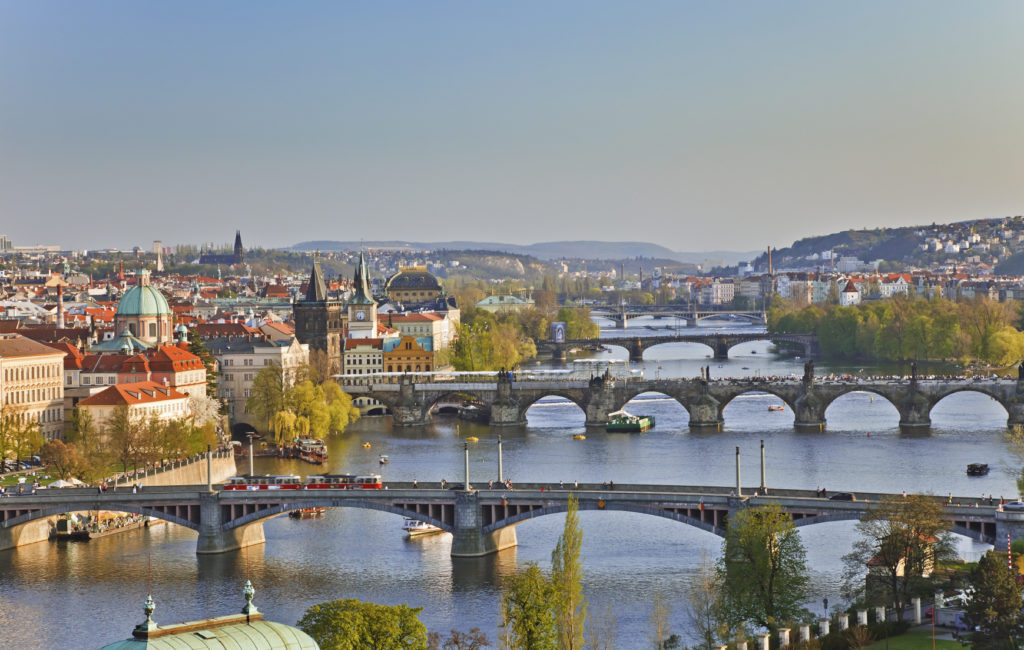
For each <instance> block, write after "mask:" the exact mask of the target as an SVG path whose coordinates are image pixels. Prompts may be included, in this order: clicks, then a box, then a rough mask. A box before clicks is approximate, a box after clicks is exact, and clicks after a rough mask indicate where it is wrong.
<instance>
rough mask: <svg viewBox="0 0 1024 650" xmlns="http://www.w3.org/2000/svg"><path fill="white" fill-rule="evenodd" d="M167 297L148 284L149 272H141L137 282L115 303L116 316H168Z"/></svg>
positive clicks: (169, 310)
mask: <svg viewBox="0 0 1024 650" xmlns="http://www.w3.org/2000/svg"><path fill="white" fill-rule="evenodd" d="M170 314H171V307H170V306H169V305H168V304H167V298H164V294H162V293H160V291H159V290H158V289H156V288H155V287H151V286H149V274H148V273H143V274H142V276H141V277H140V281H139V284H138V285H136V286H134V287H132V288H131V289H129V290H128V291H126V292H125V293H124V295H123V296H122V297H121V301H120V302H118V303H117V313H116V314H115V315H116V316H170Z"/></svg>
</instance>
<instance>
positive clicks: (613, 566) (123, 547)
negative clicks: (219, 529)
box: [0, 319, 1022, 648]
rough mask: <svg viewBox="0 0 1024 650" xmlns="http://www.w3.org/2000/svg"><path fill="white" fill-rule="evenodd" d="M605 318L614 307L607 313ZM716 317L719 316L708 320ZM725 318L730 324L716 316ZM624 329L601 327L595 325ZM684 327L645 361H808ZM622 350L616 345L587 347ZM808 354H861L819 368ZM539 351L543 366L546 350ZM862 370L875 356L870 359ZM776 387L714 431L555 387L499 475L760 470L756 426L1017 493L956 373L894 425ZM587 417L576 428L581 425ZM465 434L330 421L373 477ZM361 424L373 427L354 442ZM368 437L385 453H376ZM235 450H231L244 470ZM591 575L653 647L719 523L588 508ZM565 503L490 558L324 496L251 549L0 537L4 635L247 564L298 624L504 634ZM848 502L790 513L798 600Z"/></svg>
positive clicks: (77, 641)
mask: <svg viewBox="0 0 1024 650" xmlns="http://www.w3.org/2000/svg"><path fill="white" fill-rule="evenodd" d="M664 323H665V321H654V320H646V319H639V320H637V321H631V322H630V329H629V330H628V333H629V334H631V335H645V334H654V333H663V332H656V331H655V330H653V329H647V327H646V326H647V325H649V326H652V327H663V326H664ZM604 324H605V325H606V326H608V327H610V326H611V325H610V323H604ZM715 327H716V328H719V329H720V328H722V325H721V324H719V325H717V326H715ZM726 327H728V326H726ZM616 334H621V331H613V330H609V331H605V332H603V335H606V336H610V335H616ZM708 352H709V351H708V349H707V348H706V347H704V346H701V345H696V344H682V343H674V344H666V345H661V346H657V347H654V348H651V349H649V350H648V351H647V352H646V353H645V361H644V363H643V364H642V368H643V370H644V372H645V374H646V376H647V377H654V376H656V375H660V376H662V377H678V376H686V377H695V376H698V375H699V372H700V371H699V368H700V366H702V365H711V371H712V376H713V377H724V376H746V375H755V374H761V375H785V374H789V373H797V374H800V373H802V371H803V361H802V360H799V359H792V358H790V359H783V358H779V357H776V356H774V355H772V354H770V353H769V349H768V344H767V343H764V342H761V343H749V344H744V345H741V346H738V347H736V348H733V350H732V351H731V352H730V355H731V358H730V359H729V360H728V361H723V362H717V361H715V360H713V359H709V358H707V357H706V356H705V355H706V354H708ZM597 356H598V357H601V358H609V359H611V358H617V359H625V358H626V357H627V354H626V352H625V350H623V349H620V348H611V351H610V352H604V353H598V355H597ZM817 366H818V372H819V373H828V372H831V371H833V370H835V371H836V372H844V373H845V372H858V371H859V370H861V368H848V367H844V368H830V367H829V366H828V365H827V364H824V363H818V364H817ZM537 367H539V368H541V367H547V366H546V365H543V364H542V365H538V366H537ZM865 372H866V373H869V374H870V373H872V372H875V370H874V369H871V368H867V369H865ZM777 403H779V402H778V400H777V399H776V398H772V397H771V396H768V395H755V394H749V395H743V396H740V397H739V398H737V399H736V400H734V401H733V402H732V403H730V404H729V405H728V406H727V407H726V409H725V414H724V415H725V426H724V429H723V430H722V431H721V432H714V433H706V432H701V433H695V432H691V431H689V429H688V427H687V414H686V411H685V409H683V408H682V407H681V406H680V405H679V404H677V403H675V402H674V401H671V400H669V399H667V398H664V397H659V396H657V395H650V396H643V397H642V398H641V399H638V400H635V402H634V403H631V404H630V405H629V409H630V411H631V412H634V413H649V414H653V415H655V416H656V417H657V426H656V427H655V428H654V429H653V430H651V431H649V432H647V433H645V434H642V435H622V434H618V435H615V434H611V435H609V434H606V433H605V432H604V431H602V430H599V429H589V430H588V429H586V427H584V425H583V422H584V418H583V413H582V411H580V410H579V409H578V408H577V407H576V406H575V405H572V404H570V403H567V402H558V401H554V400H552V401H547V400H545V401H542V402H541V403H538V404H537V405H535V406H534V407H532V408H531V409H530V411H529V412H528V420H529V423H528V425H527V426H525V427H521V428H514V429H505V430H503V431H502V438H503V446H504V469H505V475H506V476H508V477H510V478H511V479H512V480H513V481H516V480H519V481H548V482H552V483H557V482H558V481H559V480H563V481H566V482H567V483H568V482H571V481H573V480H579V481H587V482H602V481H606V480H613V481H615V482H617V483H664V484H690V485H693V484H706V485H723V486H728V485H732V484H733V483H734V481H735V451H734V449H735V447H736V446H739V447H740V451H741V454H742V470H743V475H744V484H748V485H749V484H755V483H757V482H758V480H759V471H760V467H759V441H760V440H762V439H763V440H764V441H765V446H766V456H767V476H768V485H769V486H775V487H780V488H783V487H784V488H808V489H814V488H818V487H825V488H827V489H828V490H829V491H830V492H832V491H836V492H838V491H851V492H857V491H858V490H860V491H873V492H881V491H891V492H900V491H902V490H907V491H908V492H915V491H930V492H933V493H937V494H946V493H948V492H953V493H954V494H957V495H981V494H994V495H996V496H997V497H998V496H1001V495H1005V496H1010V495H1012V494H1014V493H1015V479H1016V476H1017V472H1018V470H1019V467H1020V465H1021V464H1022V461H1021V459H1019V458H1018V457H1017V456H1015V455H1014V453H1013V448H1012V447H1011V446H1010V445H1009V444H1008V442H1007V440H1006V433H1005V427H1006V413H1005V411H1004V410H1003V408H1002V407H1001V406H1000V405H999V404H998V403H996V402H994V401H992V400H991V399H990V398H988V397H986V396H983V395H980V394H973V393H958V394H955V395H953V396H950V397H948V398H946V399H945V400H943V401H942V402H940V403H939V404H938V405H937V406H936V408H935V409H934V410H933V411H932V423H933V427H932V429H931V431H929V432H927V433H915V434H903V433H901V432H900V430H899V428H898V426H897V425H898V419H899V418H898V414H897V412H896V409H895V408H894V407H892V406H891V405H890V404H888V403H887V402H885V401H884V400H882V399H880V398H877V397H876V398H872V397H871V396H870V395H868V394H864V393H855V394H852V395H848V396H845V397H843V398H840V399H839V400H837V401H836V402H835V403H834V404H833V405H832V406H830V408H829V410H828V412H827V413H826V417H827V419H828V426H827V429H826V430H825V431H824V432H823V433H798V432H795V431H794V430H793V427H792V424H793V415H792V413H791V412H790V411H789V409H788V408H787V409H786V410H785V411H783V412H769V411H768V410H767V407H768V405H770V404H777ZM575 433H586V440H574V439H573V437H572V436H573V434H575ZM466 436H476V437H478V438H479V442H477V443H471V477H473V478H476V477H479V479H481V480H486V478H490V477H492V476H494V475H495V474H496V471H497V451H496V444H495V440H496V433H495V432H492V431H490V430H489V428H488V427H486V426H481V425H474V424H467V423H465V422H459V421H458V420H455V419H453V418H451V417H446V416H439V417H435V419H434V421H433V423H432V424H431V425H430V426H427V427H423V428H416V429H392V427H391V422H390V418H383V417H369V418H364V419H362V420H360V421H359V422H358V423H356V424H355V425H353V426H352V427H350V428H349V430H348V431H347V432H346V433H345V434H344V435H342V436H339V437H336V438H334V439H332V440H330V443H329V448H330V459H331V460H330V466H329V469H330V470H331V471H334V472H340V471H349V472H377V471H380V472H381V473H382V474H383V475H384V478H385V480H412V479H417V480H418V481H420V482H421V483H425V482H428V481H439V480H440V479H441V478H446V479H448V480H449V481H453V480H458V479H460V477H461V473H462V471H463V469H462V467H463V456H462V454H463V452H462V448H463V438H464V437H466ZM363 442H370V443H371V445H372V447H371V448H370V449H366V448H364V447H363V446H362V443H363ZM379 454H387V455H388V456H389V457H390V464H388V465H386V466H384V467H383V468H382V469H381V468H379V467H378V463H377V459H378V455H379ZM971 462H985V463H988V464H989V466H990V467H991V472H990V473H989V474H988V475H987V476H984V477H972V478H968V477H967V476H966V474H965V466H966V464H967V463H971ZM245 469H247V468H243V469H242V471H245ZM256 471H257V473H297V474H309V473H313V472H312V470H311V466H308V465H305V464H302V463H301V462H299V461H283V460H276V459H257V461H256ZM580 519H581V522H582V527H583V540H584V541H583V550H582V555H583V558H584V560H583V566H584V578H583V584H584V593H585V596H586V598H587V600H588V604H589V612H590V615H591V617H594V616H597V615H600V616H606V615H608V613H610V615H611V616H613V617H614V618H615V621H616V628H617V637H616V647H620V648H641V647H649V645H648V641H647V635H648V630H649V629H650V622H649V619H650V614H651V609H652V602H653V598H654V595H655V593H657V592H661V593H662V594H663V596H664V597H665V599H666V601H667V602H668V603H669V604H670V606H671V608H672V613H671V619H670V621H671V627H672V629H673V631H675V632H678V633H681V634H683V635H684V637H689V630H690V625H689V623H688V621H687V618H686V615H685V613H684V610H683V603H684V601H685V599H686V592H687V587H688V584H689V582H690V581H691V580H692V578H693V576H694V572H695V570H696V568H697V567H698V566H699V565H700V564H701V562H702V559H703V558H705V557H706V558H707V559H709V560H710V561H714V560H716V559H717V558H718V557H719V555H720V550H721V540H720V539H719V538H717V537H715V536H714V535H711V534H710V533H706V532H703V531H700V530H698V529H696V528H692V527H690V526H686V525H681V524H679V523H675V522H672V521H669V520H666V519H660V518H656V517H650V516H645V515H638V514H631V513H622V512H583V513H581V515H580ZM563 521H564V518H563V517H559V516H550V517H542V518H540V519H537V520H534V521H527V522H524V523H522V524H520V525H519V526H518V527H517V533H518V538H519V546H518V547H517V548H515V549H510V550H507V551H503V552H502V553H500V554H497V555H494V556H491V557H487V558H482V559H459V560H455V559H452V558H451V557H450V556H449V549H450V544H451V541H450V537H449V536H447V535H435V536H429V537H424V538H418V539H415V540H407V539H405V538H404V537H403V535H402V532H401V530H400V526H401V519H400V518H398V517H396V516H394V515H391V514H387V513H380V512H373V511H364V510H359V509H335V510H332V511H328V513H327V515H326V516H325V517H323V518H322V519H313V520H302V521H300V520H295V519H289V518H288V517H279V518H276V519H273V520H270V521H267V522H266V523H265V524H264V529H265V533H266V538H267V542H266V544H265V545H261V546H257V547H252V548H250V549H248V550H247V551H244V552H239V553H230V554H225V555H218V556H203V557H200V556H197V555H196V554H195V539H196V534H195V533H193V532H192V531H190V530H187V529H185V528H180V527H177V526H173V525H163V526H157V527H154V528H150V529H143V530H138V531H133V532H130V533H126V534H123V535H119V536H114V537H110V538H106V539H102V540H96V541H92V542H86V543H54V542H50V543H41V544H35V545H31V546H26V547H22V548H19V549H15V550H11V551H5V552H0V647H3V648H50V647H84V648H89V647H97V646H100V645H103V644H105V643H109V642H112V641H116V640H118V639H124V638H128V637H129V636H130V633H131V629H132V627H133V626H134V625H135V624H136V623H139V622H140V621H141V620H143V618H144V616H143V614H142V603H143V601H144V600H145V597H146V593H147V562H150V561H151V565H152V570H151V574H150V575H151V577H150V579H149V582H150V584H151V585H152V593H153V598H154V600H155V601H156V604H157V609H156V612H155V614H154V619H155V620H156V621H158V622H160V623H172V622H180V621H184V620H192V619H196V618H203V617H206V616H214V615H222V614H227V613H231V612H235V611H238V610H240V608H241V607H242V605H243V604H244V601H243V599H242V593H241V592H242V586H243V584H244V582H245V580H246V577H247V576H248V577H249V578H250V579H251V580H252V582H253V584H254V585H255V587H256V597H255V600H254V602H255V603H256V604H257V606H259V607H260V609H261V611H263V612H264V613H265V614H266V616H267V617H268V618H269V619H271V620H275V621H280V622H283V623H288V624H294V623H295V622H296V621H297V620H298V618H299V617H300V616H301V615H302V613H303V611H304V610H305V609H306V608H307V607H309V606H310V605H312V604H315V603H318V602H323V601H325V600H331V599H335V598H358V599H360V600H368V601H374V602H378V603H383V604H399V603H408V604H410V605H412V606H416V607H423V608H424V609H423V612H422V614H421V615H420V619H421V620H422V621H423V622H424V623H425V624H426V625H427V627H428V629H430V630H435V631H440V632H447V631H448V630H449V629H451V628H457V629H460V630H464V631H465V630H468V629H469V628H471V627H474V626H478V627H480V628H481V629H482V630H484V631H485V632H487V634H488V635H489V636H490V638H491V639H492V641H495V640H496V637H497V633H498V623H499V597H500V589H501V584H502V580H503V578H504V577H505V576H507V575H509V574H510V573H511V572H513V571H515V570H516V569H517V568H520V567H522V566H523V565H524V564H525V563H527V562H536V563H538V564H539V565H541V566H542V567H544V568H547V567H549V566H550V553H551V550H552V549H553V548H554V546H555V542H556V540H557V538H558V535H559V533H560V532H561V527H562V524H563ZM855 533H856V531H855V529H854V527H853V523H852V522H838V523H828V524H818V525H814V526H808V527H804V528H801V529H800V535H801V538H802V539H803V541H804V544H805V546H806V547H807V550H808V556H807V558H808V566H809V567H810V570H811V574H812V580H811V583H812V588H811V593H809V594H808V606H809V607H810V608H811V609H813V610H815V611H817V612H819V613H820V612H821V611H822V604H821V600H822V598H823V597H828V598H829V600H830V602H831V603H832V604H833V606H834V605H835V604H838V603H839V602H840V600H841V598H840V595H839V585H840V582H841V573H842V561H841V556H842V555H843V554H844V553H846V552H847V551H848V550H849V548H850V543H851V541H852V540H853V539H854V537H855ZM985 548H987V547H985V546H984V545H980V544H975V543H973V542H970V541H969V540H966V539H964V540H962V542H961V552H962V554H963V555H964V557H966V558H967V559H976V557H977V555H978V554H979V553H980V552H982V551H983V550H984V549H985Z"/></svg>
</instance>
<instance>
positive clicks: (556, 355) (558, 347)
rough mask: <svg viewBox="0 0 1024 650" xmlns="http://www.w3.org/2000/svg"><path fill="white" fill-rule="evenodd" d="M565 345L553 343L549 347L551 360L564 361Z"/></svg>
mask: <svg viewBox="0 0 1024 650" xmlns="http://www.w3.org/2000/svg"><path fill="white" fill-rule="evenodd" d="M565 347H566V346H565V344H564V343H555V344H554V345H553V347H552V349H551V360H552V361H561V362H564V361H565V358H566V355H565Z"/></svg>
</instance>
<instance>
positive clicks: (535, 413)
mask: <svg viewBox="0 0 1024 650" xmlns="http://www.w3.org/2000/svg"><path fill="white" fill-rule="evenodd" d="M586 422H587V414H586V413H584V412H583V409H582V408H580V407H579V405H578V404H576V403H575V402H573V401H572V400H570V399H568V398H566V397H562V396H560V395H545V396H543V397H541V398H540V399H538V400H537V401H535V402H534V403H533V404H530V406H529V408H527V409H526V423H527V426H529V427H530V428H536V429H573V430H574V432H575V430H582V429H583V428H584V427H585V426H586Z"/></svg>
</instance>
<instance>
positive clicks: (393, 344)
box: [382, 336, 434, 372]
mask: <svg viewBox="0 0 1024 650" xmlns="http://www.w3.org/2000/svg"><path fill="white" fill-rule="evenodd" d="M383 345H384V350H383V354H382V363H383V365H384V372H432V371H433V370H434V347H433V346H434V340H433V339H432V338H430V337H429V336H424V337H419V338H415V337H412V336H403V337H402V338H400V339H388V340H385V341H384V344H383Z"/></svg>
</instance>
